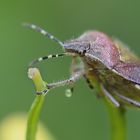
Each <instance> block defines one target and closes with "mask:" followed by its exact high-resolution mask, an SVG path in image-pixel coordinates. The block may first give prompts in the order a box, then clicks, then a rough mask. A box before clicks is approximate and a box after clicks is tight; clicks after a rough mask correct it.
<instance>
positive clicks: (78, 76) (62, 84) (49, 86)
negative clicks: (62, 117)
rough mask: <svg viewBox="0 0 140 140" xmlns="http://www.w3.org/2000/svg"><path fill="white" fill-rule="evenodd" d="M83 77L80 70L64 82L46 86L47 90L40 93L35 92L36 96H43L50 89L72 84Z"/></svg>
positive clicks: (82, 72)
mask: <svg viewBox="0 0 140 140" xmlns="http://www.w3.org/2000/svg"><path fill="white" fill-rule="evenodd" d="M83 75H84V71H83V70H82V71H79V72H77V73H75V74H74V75H72V76H71V77H70V78H68V79H66V80H62V81H58V82H54V83H49V84H46V86H47V88H46V89H45V90H44V91H42V92H37V94H45V93H47V92H48V91H49V90H51V89H54V88H57V87H62V86H66V85H71V84H74V83H75V82H76V81H77V80H78V79H79V78H81V77H82V76H83Z"/></svg>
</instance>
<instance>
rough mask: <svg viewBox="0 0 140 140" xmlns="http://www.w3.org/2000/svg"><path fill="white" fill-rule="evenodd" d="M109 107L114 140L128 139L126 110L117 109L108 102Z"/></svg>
mask: <svg viewBox="0 0 140 140" xmlns="http://www.w3.org/2000/svg"><path fill="white" fill-rule="evenodd" d="M106 105H107V107H108V111H109V115H110V120H111V130H112V135H111V137H112V140H125V139H126V127H125V110H124V108H121V107H120V108H117V107H115V106H113V105H112V104H110V102H108V101H107V102H106Z"/></svg>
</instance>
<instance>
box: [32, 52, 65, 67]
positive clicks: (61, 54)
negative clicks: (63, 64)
mask: <svg viewBox="0 0 140 140" xmlns="http://www.w3.org/2000/svg"><path fill="white" fill-rule="evenodd" d="M65 55H67V54H66V53H60V54H53V55H48V56H43V57H40V58H38V59H35V60H33V61H32V62H31V63H30V65H29V66H33V65H34V64H36V63H39V62H41V61H44V60H47V59H51V58H57V57H62V56H65Z"/></svg>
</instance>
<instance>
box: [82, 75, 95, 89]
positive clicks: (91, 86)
mask: <svg viewBox="0 0 140 140" xmlns="http://www.w3.org/2000/svg"><path fill="white" fill-rule="evenodd" d="M84 78H85V80H86V82H87V84H88V86H89V88H90V89H94V87H93V85H92V84H91V82H90V80H89V78H88V77H87V76H86V75H84Z"/></svg>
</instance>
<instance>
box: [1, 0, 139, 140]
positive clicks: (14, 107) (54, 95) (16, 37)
mask: <svg viewBox="0 0 140 140" xmlns="http://www.w3.org/2000/svg"><path fill="white" fill-rule="evenodd" d="M139 5H140V1H139V0H133V1H132V0H59V1H58V0H38V1H37V0H12V1H9V0H0V120H3V119H4V118H5V117H6V116H8V115H10V114H12V113H16V112H28V110H29V108H30V105H31V103H32V101H33V100H34V98H35V90H34V86H33V84H32V81H31V80H29V79H28V77H27V68H28V64H29V62H30V61H31V60H33V59H34V58H37V57H39V56H43V55H46V54H55V53H58V52H62V49H61V47H60V46H59V45H58V44H56V43H54V42H52V41H50V40H49V39H46V38H45V37H43V36H41V35H40V34H39V33H37V32H34V31H32V30H29V29H26V28H24V27H23V26H22V23H23V22H31V23H35V24H37V25H40V26H41V27H43V28H45V29H47V30H48V31H49V32H51V33H52V34H54V35H55V36H56V37H58V38H60V39H61V40H62V41H64V40H68V39H71V38H74V37H77V36H79V35H80V34H82V33H83V32H84V31H87V30H91V29H96V30H100V31H103V32H105V33H107V34H109V35H110V36H114V37H118V38H120V39H121V40H122V41H123V42H126V43H127V44H129V46H130V48H131V49H132V50H133V51H134V52H136V53H137V55H139V56H140V47H139V44H140V8H139ZM70 61H71V58H68V57H65V58H63V59H61V58H60V59H57V60H56V59H55V60H52V61H48V62H43V63H41V64H39V65H38V67H39V68H40V70H41V73H42V75H43V77H44V79H46V80H47V81H48V82H52V81H57V80H59V79H65V78H67V77H68V75H69V66H70ZM65 89H66V88H59V89H55V90H52V91H51V92H49V94H48V95H47V97H46V101H45V104H44V106H43V109H42V112H41V117H40V119H41V121H42V122H43V123H44V125H45V126H46V127H47V128H48V129H49V131H50V132H51V134H53V136H54V137H55V138H56V139H57V140H110V120H109V116H108V112H107V109H106V107H105V105H104V104H103V103H102V101H101V100H98V99H97V98H96V96H95V94H94V91H91V90H90V89H89V88H88V86H87V85H86V83H85V82H84V80H81V81H78V82H77V84H76V85H75V92H74V94H73V96H72V97H71V98H67V97H66V96H65V94H64V93H65ZM126 119H127V120H126V121H127V140H138V139H140V133H139V130H140V111H139V110H135V109H128V110H127V113H126Z"/></svg>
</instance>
